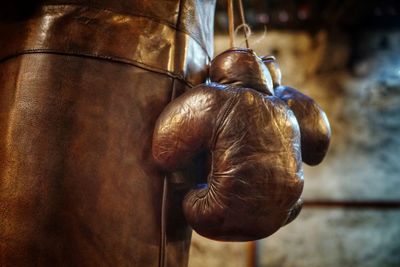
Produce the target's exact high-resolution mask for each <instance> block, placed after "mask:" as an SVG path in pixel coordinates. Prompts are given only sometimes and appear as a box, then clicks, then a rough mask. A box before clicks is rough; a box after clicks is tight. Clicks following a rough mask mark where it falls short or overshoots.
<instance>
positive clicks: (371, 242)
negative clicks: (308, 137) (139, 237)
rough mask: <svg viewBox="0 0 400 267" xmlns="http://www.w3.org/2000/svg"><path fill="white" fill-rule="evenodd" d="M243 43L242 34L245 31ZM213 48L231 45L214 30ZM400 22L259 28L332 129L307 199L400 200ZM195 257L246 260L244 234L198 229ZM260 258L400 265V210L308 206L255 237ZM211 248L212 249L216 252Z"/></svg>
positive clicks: (268, 264) (284, 262) (255, 43)
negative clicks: (360, 28)
mask: <svg viewBox="0 0 400 267" xmlns="http://www.w3.org/2000/svg"><path fill="white" fill-rule="evenodd" d="M238 43H242V44H243V42H242V40H239V42H238ZM215 44H216V49H215V50H216V53H218V52H220V51H223V50H224V49H226V48H227V46H228V39H227V38H226V36H217V37H216V40H215ZM399 44H400V32H382V31H370V32H364V33H357V34H356V35H354V36H351V35H346V34H341V33H332V32H331V33H328V32H325V31H321V32H319V33H316V34H314V35H311V34H309V33H306V32H282V31H280V32H277V31H273V32H268V33H267V34H266V36H265V37H264V38H263V35H262V34H261V33H260V34H255V35H254V36H253V37H252V39H251V46H252V48H253V49H254V50H255V51H256V52H257V53H258V54H259V55H265V54H274V55H275V56H276V57H277V59H278V62H279V63H280V65H281V69H282V73H283V83H284V84H286V85H290V86H293V87H295V88H298V89H300V90H301V91H302V92H304V93H306V94H308V95H310V96H311V97H313V98H314V99H316V100H317V101H318V102H319V103H320V105H321V106H322V107H323V108H324V110H325V111H326V112H327V115H328V118H329V119H330V121H331V124H332V129H333V137H332V143H331V148H330V151H329V153H328V156H327V158H326V160H325V161H324V162H323V163H322V164H321V165H320V166H317V167H313V168H310V167H307V166H305V188H304V198H305V199H306V200H307V199H308V200H316V199H324V200H359V201H374V200H397V201H399V200H400V190H399V188H400V163H399V162H400V46H399ZM192 244H193V245H192V249H191V258H190V264H189V266H190V267H197V266H208V267H214V266H227V267H229V266H232V267H234V266H246V262H247V259H246V257H247V249H248V245H247V244H246V243H221V242H215V241H209V240H207V239H203V238H201V237H199V236H198V235H194V237H193V241H192ZM257 244H258V266H262V267H264V266H265V267H275V266H276V267H278V266H293V267H302V266H304V267H305V266H307V267H319V266H324V267H327V266H332V267H336V266H341V267H342V266H344V267H346V266H349V267H350V266H351V267H357V266H363V267H364V266H371V267H372V266H377V267H389V266H393V267H395V266H400V210H399V209H388V210H374V209H345V208H332V207H331V208H305V209H303V211H302V213H301V214H300V216H299V218H298V219H297V220H295V221H294V222H293V223H291V224H290V225H288V226H287V227H284V228H282V229H281V230H280V231H279V232H278V233H276V234H275V235H273V236H271V237H269V238H267V239H264V240H261V241H258V242H257ZM211 258H212V259H211Z"/></svg>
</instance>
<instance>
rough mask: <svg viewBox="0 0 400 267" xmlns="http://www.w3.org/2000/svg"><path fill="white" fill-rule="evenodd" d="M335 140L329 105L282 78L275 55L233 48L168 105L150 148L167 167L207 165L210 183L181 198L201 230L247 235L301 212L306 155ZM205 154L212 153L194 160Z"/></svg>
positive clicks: (314, 158)
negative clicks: (201, 79)
mask: <svg viewBox="0 0 400 267" xmlns="http://www.w3.org/2000/svg"><path fill="white" fill-rule="evenodd" d="M329 140H330V126H329V122H328V120H327V117H326V115H325V113H324V112H323V111H322V109H321V108H320V107H319V106H318V104H317V103H316V102H315V101H314V100H312V99H311V98H309V97H307V96H305V95H304V94H302V93H300V92H298V91H297V90H295V89H293V88H290V87H286V86H281V73H280V70H279V66H278V65H277V63H276V62H275V59H274V58H273V57H264V58H259V57H258V56H257V55H256V54H255V53H254V52H253V51H252V50H250V49H238V48H234V49H230V50H227V51H225V52H223V53H222V54H220V55H218V56H217V57H216V58H215V59H214V60H213V61H212V62H211V65H210V69H209V82H207V83H205V84H201V85H198V86H196V87H194V88H193V89H190V90H189V91H187V92H186V93H184V94H182V95H181V96H179V97H178V98H176V99H175V100H173V101H172V102H171V103H170V104H169V105H168V106H167V107H166V108H165V110H164V111H163V112H162V114H161V115H160V117H159V118H158V121H157V123H156V127H155V131H154V136H153V147H152V152H153V157H154V159H155V161H156V163H157V164H158V165H159V166H160V168H162V169H163V170H164V171H166V172H171V173H172V172H177V171H182V170H185V168H188V166H192V165H193V164H203V166H200V168H204V169H205V170H207V172H208V174H207V175H206V176H207V177H204V180H205V181H206V186H201V187H200V186H196V185H195V186H194V187H193V188H192V189H191V190H189V191H188V193H187V194H186V196H185V197H184V200H183V203H182V205H183V212H184V215H185V218H186V220H187V222H188V223H189V224H190V225H191V227H192V228H193V229H194V230H195V231H196V232H198V233H199V234H200V235H203V236H205V237H208V238H211V239H215V240H223V241H248V240H256V239H260V238H264V237H267V236H269V235H271V234H273V233H274V232H276V231H277V230H278V229H279V228H280V227H282V226H283V225H285V224H287V223H289V222H291V221H292V220H293V219H294V218H296V216H297V215H298V213H299V212H300V210H301V206H302V201H301V199H300V195H301V193H302V190H303V170H302V161H304V162H305V163H307V164H309V165H316V164H318V163H320V162H321V161H322V159H323V158H324V156H325V154H326V151H327V149H328V145H329ZM200 154H202V155H206V157H207V160H205V161H201V162H196V160H195V159H196V158H197V156H198V155H200ZM183 173H184V172H183ZM189 176H190V175H188V179H189Z"/></svg>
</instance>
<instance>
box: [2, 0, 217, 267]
mask: <svg viewBox="0 0 400 267" xmlns="http://www.w3.org/2000/svg"><path fill="white" fill-rule="evenodd" d="M214 2H215V1H213V0H210V1H208V0H207V1H178V0H171V1H30V2H29V3H27V5H26V6H25V5H18V4H21V1H17V2H16V4H15V5H14V4H11V6H8V7H7V8H9V9H7V12H5V11H4V9H3V10H2V12H1V13H2V15H1V16H0V36H1V38H0V48H1V49H0V218H1V219H0V266H12V267H14V266H140V267H142V266H186V265H187V262H188V250H189V244H190V235H191V230H190V228H189V227H188V225H187V223H186V220H185V219H184V217H183V211H182V208H181V206H180V203H181V202H182V198H183V196H184V190H186V187H184V186H181V185H179V184H178V185H175V184H172V182H171V181H174V180H173V179H172V178H171V179H169V178H168V179H165V178H166V176H167V175H169V174H167V173H164V172H162V171H161V170H160V169H159V168H158V167H157V166H156V165H155V162H154V160H153V158H152V155H151V138H152V133H153V130H154V124H155V121H156V119H157V117H158V116H159V114H160V113H161V112H162V110H163V109H164V107H165V106H166V105H167V104H168V102H170V101H171V99H173V98H175V97H176V96H178V95H180V94H182V93H183V92H184V91H185V90H187V89H188V88H189V87H190V85H191V84H195V83H199V82H201V81H203V80H204V79H205V78H206V77H205V73H206V72H207V69H206V64H207V62H208V61H209V59H210V58H211V57H212V49H211V47H212V43H210V40H211V38H212V30H211V29H212V25H213V23H212V19H213V13H214V10H213V7H214ZM9 5H10V4H9ZM23 7H25V8H23ZM171 176H172V175H171ZM177 180H178V181H179V179H177ZM166 181H167V183H165V182H166ZM163 207H164V208H163Z"/></svg>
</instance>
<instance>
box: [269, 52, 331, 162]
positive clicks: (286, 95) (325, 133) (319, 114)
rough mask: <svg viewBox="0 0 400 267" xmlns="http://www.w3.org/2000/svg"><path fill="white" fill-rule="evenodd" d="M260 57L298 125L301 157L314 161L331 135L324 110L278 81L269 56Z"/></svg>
mask: <svg viewBox="0 0 400 267" xmlns="http://www.w3.org/2000/svg"><path fill="white" fill-rule="evenodd" d="M262 60H263V62H264V63H265V65H266V66H267V67H268V70H269V71H270V73H271V77H272V80H273V84H274V93H275V95H276V96H277V97H279V98H280V99H281V100H283V101H285V102H286V104H287V105H288V106H289V107H290V109H291V110H292V111H293V113H294V114H295V116H296V119H297V121H298V123H299V125H300V132H301V153H302V158H303V161H304V162H305V163H307V164H308V165H312V166H314V165H318V164H319V163H321V162H322V160H323V159H324V157H325V155H326V153H327V151H328V147H329V142H330V138H331V128H330V125H329V121H328V118H327V116H326V114H325V112H324V111H323V110H322V108H321V107H320V106H319V105H318V103H316V102H315V101H314V100H313V99H312V98H311V97H309V96H306V95H305V94H303V93H301V92H300V91H298V90H296V89H294V88H292V87H289V86H283V85H281V78H282V75H281V71H280V68H279V65H278V63H277V62H276V59H275V58H274V57H273V56H265V57H263V58H262Z"/></svg>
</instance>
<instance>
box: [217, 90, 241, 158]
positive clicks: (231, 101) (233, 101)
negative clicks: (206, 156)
mask: <svg viewBox="0 0 400 267" xmlns="http://www.w3.org/2000/svg"><path fill="white" fill-rule="evenodd" d="M230 88H231V87H228V88H227V89H226V90H229V89H230ZM238 95H239V91H236V92H235V94H234V95H233V96H231V97H230V98H229V99H228V101H227V103H226V104H225V108H224V109H223V111H222V115H221V116H220V117H219V118H218V120H217V123H216V127H215V129H214V132H213V135H212V139H211V140H212V141H211V146H210V148H211V150H214V149H215V144H216V142H217V141H216V140H217V137H218V136H219V131H220V129H221V126H222V125H223V124H224V123H225V121H226V119H227V117H228V115H229V114H230V112H231V111H232V109H233V107H234V105H235V104H236V103H237V102H238V99H237V96H238Z"/></svg>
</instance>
